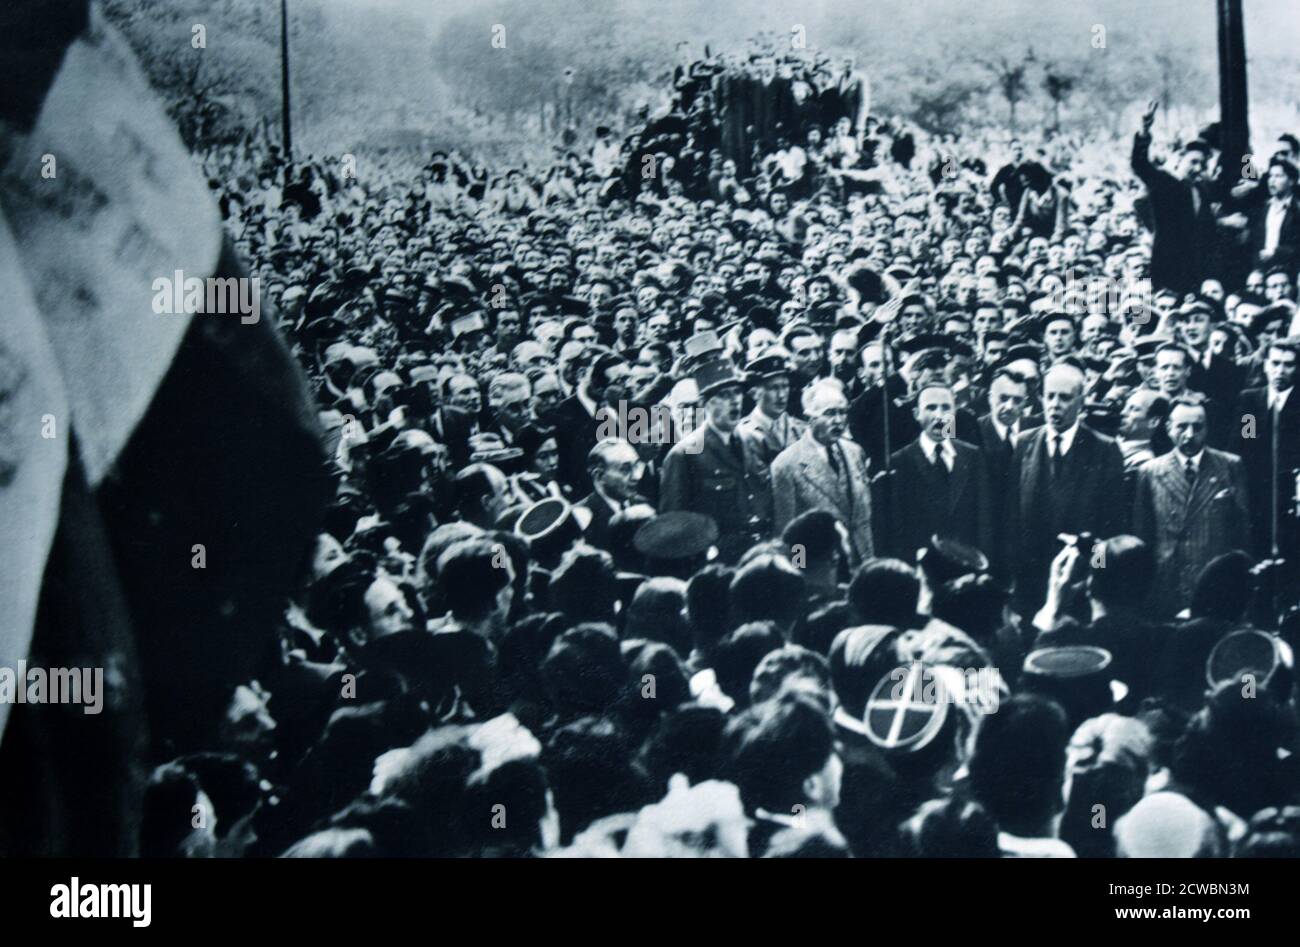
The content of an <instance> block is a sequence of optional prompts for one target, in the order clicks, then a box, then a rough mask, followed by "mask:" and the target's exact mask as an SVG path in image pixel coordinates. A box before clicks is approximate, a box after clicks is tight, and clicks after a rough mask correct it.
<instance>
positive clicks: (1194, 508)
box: [1183, 448, 1228, 520]
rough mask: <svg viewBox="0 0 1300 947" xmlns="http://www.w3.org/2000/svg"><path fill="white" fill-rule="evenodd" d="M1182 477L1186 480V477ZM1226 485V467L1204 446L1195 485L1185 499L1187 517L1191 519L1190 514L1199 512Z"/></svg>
mask: <svg viewBox="0 0 1300 947" xmlns="http://www.w3.org/2000/svg"><path fill="white" fill-rule="evenodd" d="M1183 479H1184V480H1186V477H1184V478H1183ZM1227 485H1228V478H1227V470H1226V468H1225V467H1224V466H1223V465H1221V464H1220V463H1219V458H1217V457H1215V456H1214V455H1213V454H1211V453H1210V451H1209V449H1208V448H1206V451H1205V455H1204V456H1203V457H1202V458H1201V469H1200V471H1199V472H1198V476H1197V478H1196V485H1195V486H1194V487H1193V488H1192V490H1191V495H1190V496H1189V497H1188V499H1187V519H1188V520H1191V518H1192V516H1194V515H1195V514H1196V513H1199V512H1200V511H1201V509H1202V508H1204V507H1205V505H1206V504H1207V503H1209V502H1210V501H1211V500H1212V499H1214V497H1215V496H1216V495H1218V493H1219V491H1220V490H1222V489H1223V488H1224V487H1225V486H1227Z"/></svg>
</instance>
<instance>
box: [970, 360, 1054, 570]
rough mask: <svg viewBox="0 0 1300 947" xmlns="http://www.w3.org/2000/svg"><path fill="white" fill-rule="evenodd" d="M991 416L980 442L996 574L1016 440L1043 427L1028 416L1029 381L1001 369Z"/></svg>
mask: <svg viewBox="0 0 1300 947" xmlns="http://www.w3.org/2000/svg"><path fill="white" fill-rule="evenodd" d="M988 406H989V413H988V414H986V415H984V417H982V418H980V419H979V422H978V423H979V441H978V442H977V443H976V445H975V446H977V447H978V448H979V449H980V451H981V452H982V453H983V455H984V468H985V470H986V471H987V472H988V480H989V510H990V519H991V521H992V523H993V532H992V536H991V538H990V540H989V546H990V548H987V549H984V553H985V555H987V556H988V557H989V559H990V560H991V561H992V563H993V568H994V571H995V572H997V573H999V574H1001V573H1002V572H1003V569H1004V565H1005V563H1004V561H1003V556H1002V551H1003V548H1004V547H1005V545H1006V539H1005V536H1004V533H1005V530H1006V512H1005V511H1006V500H1007V493H1008V490H1009V489H1010V482H1009V481H1008V479H1007V478H1008V475H1009V473H1010V471H1011V461H1012V460H1013V459H1014V458H1015V454H1016V438H1018V437H1019V436H1020V435H1021V434H1022V433H1023V432H1024V431H1028V430H1031V429H1032V428H1035V427H1038V426H1039V425H1041V424H1042V420H1041V419H1039V418H1030V417H1026V415H1025V412H1026V410H1027V408H1028V406H1029V379H1028V378H1026V377H1025V376H1024V375H1021V374H1019V373H1018V372H1015V371H1012V370H1010V369H1007V368H1000V369H998V370H997V371H996V372H994V374H993V380H992V381H991V382H990V383H989V394H988Z"/></svg>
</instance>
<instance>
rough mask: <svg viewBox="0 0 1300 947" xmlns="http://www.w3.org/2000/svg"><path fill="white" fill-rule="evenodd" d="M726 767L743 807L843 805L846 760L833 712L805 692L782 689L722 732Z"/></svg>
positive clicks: (782, 810)
mask: <svg viewBox="0 0 1300 947" xmlns="http://www.w3.org/2000/svg"><path fill="white" fill-rule="evenodd" d="M722 756H723V760H724V765H723V770H724V773H725V775H726V776H727V777H728V778H729V779H730V780H731V781H732V782H734V783H735V784H736V786H737V787H738V788H739V789H740V796H741V799H742V800H743V801H744V803H745V808H746V809H748V810H749V811H751V812H753V811H755V810H758V809H763V810H766V811H768V812H771V813H773V814H775V815H781V816H791V815H799V814H801V813H802V812H803V811H804V810H805V809H806V808H821V809H827V810H830V809H834V808H835V807H836V806H837V805H838V804H839V798H840V781H841V777H842V775H843V765H842V764H841V763H840V758H839V756H838V755H837V754H836V752H835V738H834V731H833V729H832V727H831V721H830V715H829V714H828V713H827V712H826V710H825V709H824V708H823V707H821V706H820V705H819V704H818V703H817V701H816V700H815V699H813V698H812V697H810V696H808V695H805V694H784V695H782V696H781V697H779V698H776V699H773V700H768V701H764V702H763V703H761V704H757V705H755V706H753V707H751V708H750V709H749V710H746V711H745V712H744V713H742V714H740V715H739V716H737V717H736V718H735V719H733V720H732V721H731V722H730V723H729V724H728V725H727V728H726V730H725V731H724V732H723V736H722Z"/></svg>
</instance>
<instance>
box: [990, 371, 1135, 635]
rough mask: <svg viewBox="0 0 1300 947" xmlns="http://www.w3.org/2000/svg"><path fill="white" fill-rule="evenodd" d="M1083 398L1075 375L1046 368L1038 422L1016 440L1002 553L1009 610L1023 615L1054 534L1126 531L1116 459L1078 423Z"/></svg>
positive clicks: (1041, 585) (1032, 602)
mask: <svg viewBox="0 0 1300 947" xmlns="http://www.w3.org/2000/svg"><path fill="white" fill-rule="evenodd" d="M1083 396H1084V376H1083V372H1081V371H1080V370H1079V369H1078V368H1076V367H1074V366H1073V365H1070V364H1067V363H1061V364H1057V365H1053V366H1052V368H1051V369H1049V370H1048V372H1047V374H1046V375H1045V376H1043V419H1044V424H1043V426H1042V427H1040V428H1035V429H1034V430H1032V431H1027V432H1025V433H1023V434H1021V436H1020V437H1019V438H1018V439H1017V441H1016V453H1015V457H1014V458H1013V459H1012V461H1011V471H1010V477H1009V480H1010V489H1011V491H1012V492H1011V497H1012V499H1011V500H1010V502H1009V503H1008V504H1007V510H1006V512H1007V514H1008V520H1009V522H1008V529H1007V532H1006V540H1007V549H1006V550H1005V551H1004V552H1005V555H1006V556H1007V560H1008V561H1009V562H1010V563H1012V566H1013V572H1014V575H1015V582H1016V604H1017V607H1018V608H1020V609H1021V610H1028V612H1027V613H1028V614H1032V613H1033V611H1035V610H1037V609H1038V607H1039V606H1040V605H1042V604H1043V600H1044V597H1045V596H1046V593H1047V574H1048V569H1049V566H1050V565H1051V562H1052V559H1053V558H1054V557H1055V555H1056V553H1057V551H1058V550H1059V549H1060V541H1059V539H1058V537H1059V536H1060V535H1061V534H1062V533H1066V534H1071V535H1076V536H1077V535H1079V534H1082V533H1091V534H1092V535H1093V536H1096V537H1097V538H1099V539H1106V538H1109V537H1111V536H1115V535H1117V534H1119V533H1123V532H1126V531H1127V529H1128V522H1127V520H1128V516H1127V512H1128V510H1127V509H1126V507H1127V503H1126V500H1125V488H1124V459H1123V457H1122V456H1121V455H1120V452H1119V448H1118V447H1117V446H1116V444H1115V442H1114V441H1113V440H1111V439H1110V438H1109V437H1105V436H1103V435H1101V434H1098V433H1096V432H1095V431H1093V430H1091V429H1090V428H1089V427H1087V426H1086V425H1085V424H1083V423H1082V421H1081V420H1080V417H1079V415H1080V412H1081V410H1082V408H1083ZM1085 552H1086V551H1085Z"/></svg>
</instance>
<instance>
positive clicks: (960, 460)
mask: <svg viewBox="0 0 1300 947" xmlns="http://www.w3.org/2000/svg"><path fill="white" fill-rule="evenodd" d="M941 463H942V461H941ZM970 467H971V458H970V455H968V454H966V453H965V452H964V451H960V450H958V449H957V445H955V444H954V445H953V461H952V476H951V477H949V478H948V510H947V513H948V515H949V516H951V515H952V514H953V513H955V512H956V511H957V508H958V507H959V506H960V505H961V500H960V498H961V492H962V490H964V489H965V488H966V481H967V480H969V479H970Z"/></svg>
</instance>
